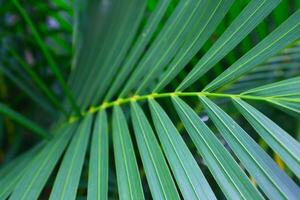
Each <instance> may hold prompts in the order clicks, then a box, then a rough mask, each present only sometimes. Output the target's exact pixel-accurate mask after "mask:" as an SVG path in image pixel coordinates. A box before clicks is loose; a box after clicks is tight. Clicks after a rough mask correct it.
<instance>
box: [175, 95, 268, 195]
mask: <svg viewBox="0 0 300 200" xmlns="http://www.w3.org/2000/svg"><path fill="white" fill-rule="evenodd" d="M172 101H173V104H174V106H175V109H176V111H177V113H178V115H179V117H180V118H181V120H182V122H183V124H184V126H185V128H186V130H187V131H188V133H189V135H190V136H191V138H192V140H193V142H194V143H195V145H196V147H197V149H198V150H199V152H200V154H201V156H202V157H203V159H204V160H205V163H206V164H207V166H208V168H209V170H210V171H211V173H212V175H213V176H214V178H215V179H216V181H217V183H218V185H219V186H220V187H221V189H222V191H223V192H224V194H225V195H226V197H227V199H253V200H255V199H263V197H262V196H261V194H260V193H259V192H258V191H257V189H256V188H255V187H254V186H253V185H252V184H251V182H250V180H249V179H248V177H247V175H246V174H245V173H244V172H243V171H242V169H241V168H240V166H239V165H238V163H236V161H235V160H234V158H233V157H232V156H231V155H230V153H229V152H228V151H227V150H226V149H225V147H224V146H223V144H222V143H221V142H220V141H219V140H218V139H217V137H216V136H215V135H214V133H213V132H212V131H211V130H210V129H209V128H208V127H207V126H206V125H205V124H204V122H202V121H201V119H200V118H199V116H198V114H196V113H195V111H194V110H193V109H191V108H190V107H189V106H188V105H187V104H186V103H185V102H184V101H183V100H181V99H180V98H179V97H174V98H172Z"/></svg>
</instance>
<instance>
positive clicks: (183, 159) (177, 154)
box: [149, 100, 216, 199]
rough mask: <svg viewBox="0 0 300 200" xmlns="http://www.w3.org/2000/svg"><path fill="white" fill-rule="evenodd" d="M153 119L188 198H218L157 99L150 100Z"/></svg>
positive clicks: (185, 196) (184, 194) (168, 157)
mask: <svg viewBox="0 0 300 200" xmlns="http://www.w3.org/2000/svg"><path fill="white" fill-rule="evenodd" d="M149 104H150V108H151V114H152V119H153V122H154V125H155V128H156V132H157V134H158V136H159V139H160V141H161V143H162V146H163V149H164V152H165V155H166V157H167V159H168V161H169V164H170V166H171V169H172V171H173V173H174V176H175V178H176V180H177V183H178V185H179V188H180V190H181V193H182V195H183V197H184V198H186V199H216V197H215V195H214V193H213V191H212V189H211V188H210V186H209V184H208V182H207V180H206V178H205V177H204V175H203V173H202V171H201V170H200V168H199V166H198V164H197V162H196V161H195V159H194V158H193V155H192V153H191V152H190V151H189V149H188V147H187V145H186V144H185V142H184V140H183V139H182V137H181V136H180V134H179V132H178V131H177V130H176V127H175V126H174V125H173V123H172V121H171V120H170V118H169V117H168V115H167V114H166V113H165V111H164V110H163V109H162V108H161V107H160V105H159V104H158V103H157V102H156V101H155V100H149Z"/></svg>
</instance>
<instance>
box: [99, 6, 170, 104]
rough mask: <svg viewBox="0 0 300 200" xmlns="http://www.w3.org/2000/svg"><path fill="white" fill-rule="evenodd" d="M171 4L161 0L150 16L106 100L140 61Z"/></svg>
mask: <svg viewBox="0 0 300 200" xmlns="http://www.w3.org/2000/svg"><path fill="white" fill-rule="evenodd" d="M169 4H170V0H160V2H159V3H158V5H157V7H156V8H155V10H154V11H153V13H152V14H151V16H149V19H148V22H147V24H146V25H145V28H144V29H143V32H142V33H140V36H139V38H138V39H137V41H136V43H135V44H134V46H133V47H132V50H131V51H130V53H129V55H128V56H127V57H126V60H125V63H124V65H123V67H122V68H121V69H120V72H119V73H118V74H117V75H116V76H117V77H116V79H115V80H114V82H113V84H112V86H110V88H109V91H108V92H107V94H106V97H105V100H107V101H108V100H110V99H111V98H112V97H113V95H115V93H116V91H117V90H119V89H120V88H121V86H122V84H123V83H124V81H126V78H127V77H128V75H129V74H130V72H131V71H132V69H133V68H134V66H135V64H136V63H137V62H138V59H139V58H140V56H141V55H142V53H143V52H144V50H145V48H146V47H147V44H148V43H149V41H150V39H151V37H152V36H153V34H154V33H155V30H156V28H157V26H158V24H159V22H160V21H161V19H162V17H163V16H164V14H165V12H166V11H167V7H168V6H169Z"/></svg>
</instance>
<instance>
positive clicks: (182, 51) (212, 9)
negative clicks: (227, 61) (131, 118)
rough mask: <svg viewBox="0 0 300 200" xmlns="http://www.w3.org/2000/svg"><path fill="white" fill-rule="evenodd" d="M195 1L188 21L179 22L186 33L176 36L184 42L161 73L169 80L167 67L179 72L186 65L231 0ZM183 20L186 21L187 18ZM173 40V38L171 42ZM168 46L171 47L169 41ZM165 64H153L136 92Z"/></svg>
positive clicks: (219, 19) (155, 75) (221, 17)
mask: <svg viewBox="0 0 300 200" xmlns="http://www.w3.org/2000/svg"><path fill="white" fill-rule="evenodd" d="M196 2H197V3H194V7H195V8H194V9H195V14H194V15H193V12H191V13H189V15H190V17H191V20H190V22H189V23H186V24H181V27H180V28H181V30H184V31H183V33H185V32H187V33H186V34H183V36H184V37H182V38H180V37H178V38H179V40H180V39H181V40H183V41H184V42H183V44H182V45H181V47H180V48H179V50H178V53H176V54H175V55H174V59H173V60H172V62H171V64H170V67H168V69H167V74H163V75H162V77H164V78H167V79H169V81H171V79H170V78H169V75H168V73H169V69H172V70H171V72H173V70H176V71H178V72H179V71H181V70H182V68H183V67H185V66H186V65H187V63H188V62H189V61H190V60H191V59H192V58H193V56H195V54H196V53H197V52H198V51H199V49H200V48H201V47H202V46H203V44H204V43H205V42H206V41H207V39H208V38H209V37H210V36H211V34H212V33H213V31H214V30H215V29H216V28H217V26H218V25H219V23H220V22H221V21H222V19H223V17H224V16H225V14H226V13H227V11H228V10H229V8H230V7H231V5H232V3H233V0H216V1H200V0H198V1H196ZM197 7H198V8H197ZM196 8H197V9H196ZM185 21H187V22H188V20H187V19H186V20H185ZM178 32H179V31H178ZM174 41H175V40H173V41H172V42H174ZM169 48H171V49H172V48H173V47H172V45H171V43H170V46H169ZM164 53H167V52H164ZM166 64H167V63H166ZM166 64H165V65H155V66H153V67H152V68H151V70H150V71H149V73H147V74H146V76H145V77H144V78H143V80H142V81H141V83H140V85H139V87H138V89H137V91H136V93H139V94H140V93H141V92H142V91H143V90H144V89H146V87H148V86H149V84H150V83H151V82H152V81H153V80H154V79H155V78H158V77H160V74H161V72H162V71H163V70H164V68H165V67H167V66H166ZM159 87H160V86H159ZM154 91H156V90H154Z"/></svg>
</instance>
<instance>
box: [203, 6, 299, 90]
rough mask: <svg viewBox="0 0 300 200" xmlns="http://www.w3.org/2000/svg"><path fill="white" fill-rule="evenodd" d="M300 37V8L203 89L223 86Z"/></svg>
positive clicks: (214, 88)
mask: <svg viewBox="0 0 300 200" xmlns="http://www.w3.org/2000/svg"><path fill="white" fill-rule="evenodd" d="M299 37H300V10H298V11H296V12H295V13H294V14H293V15H291V16H290V17H289V18H288V19H287V20H286V21H285V22H284V23H282V24H281V25H280V26H279V27H278V28H277V29H275V30H274V31H273V32H272V33H271V34H270V35H268V36H267V37H266V38H265V39H263V40H262V41H261V42H260V43H258V44H257V45H256V46H255V47H253V48H252V49H251V50H250V51H249V52H247V53H246V54H245V55H244V56H243V57H241V58H240V59H239V60H238V61H236V62H235V63H234V64H233V65H232V66H230V67H229V68H228V69H226V70H225V71H224V72H223V73H222V74H221V75H219V76H218V77H217V78H216V79H214V80H213V81H212V82H211V83H210V84H208V85H207V86H206V87H205V88H204V91H208V92H210V91H213V90H216V89H218V88H219V87H221V86H224V85H226V84H228V83H230V82H232V81H234V80H236V79H238V78H239V77H241V76H242V75H244V74H245V73H247V72H249V71H251V70H252V69H254V68H255V67H256V66H257V65H259V64H261V63H262V62H263V61H265V60H267V59H268V58H269V57H271V56H273V55H275V54H276V53H278V52H279V51H281V50H282V49H283V48H284V47H286V46H287V45H289V44H291V43H292V42H294V41H295V40H297V39H298V38H299Z"/></svg>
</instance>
